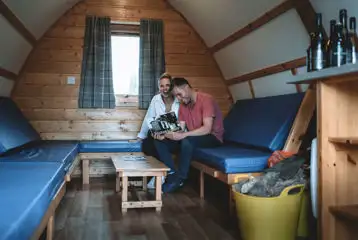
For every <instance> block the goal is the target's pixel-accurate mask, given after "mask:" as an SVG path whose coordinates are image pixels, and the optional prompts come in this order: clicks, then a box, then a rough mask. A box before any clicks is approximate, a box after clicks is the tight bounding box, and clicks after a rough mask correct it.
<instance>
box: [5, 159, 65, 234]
mask: <svg viewBox="0 0 358 240" xmlns="http://www.w3.org/2000/svg"><path fill="white" fill-rule="evenodd" d="M61 165H62V164H61V163H56V162H41V163H39V162H0V196H1V197H0V213H1V217H0V240H17V239H30V237H31V235H32V234H33V233H34V231H35V230H36V228H37V227H38V225H39V224H40V222H41V219H42V217H43V216H44V214H45V213H46V211H47V209H48V207H49V204H50V203H51V201H52V199H53V197H54V196H55V194H56V192H57V191H58V189H59V187H60V186H61V183H62V182H63V181H64V173H63V171H62V166H61Z"/></svg>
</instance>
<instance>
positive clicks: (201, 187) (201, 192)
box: [199, 171, 205, 199]
mask: <svg viewBox="0 0 358 240" xmlns="http://www.w3.org/2000/svg"><path fill="white" fill-rule="evenodd" d="M199 181H200V198H201V199H204V197H205V196H204V191H205V189H204V188H205V182H204V172H203V171H200V180H199Z"/></svg>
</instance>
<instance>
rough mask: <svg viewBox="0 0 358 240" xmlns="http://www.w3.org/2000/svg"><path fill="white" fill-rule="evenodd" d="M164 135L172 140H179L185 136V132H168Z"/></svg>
mask: <svg viewBox="0 0 358 240" xmlns="http://www.w3.org/2000/svg"><path fill="white" fill-rule="evenodd" d="M164 136H165V137H166V138H168V139H171V140H174V141H180V140H182V139H184V138H185V137H186V134H185V133H184V132H168V133H166V134H164Z"/></svg>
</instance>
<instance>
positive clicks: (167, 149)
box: [154, 134, 221, 179]
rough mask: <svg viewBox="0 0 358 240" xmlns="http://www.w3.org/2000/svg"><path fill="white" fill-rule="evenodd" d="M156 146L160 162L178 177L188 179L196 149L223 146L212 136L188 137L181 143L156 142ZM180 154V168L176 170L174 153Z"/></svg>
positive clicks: (170, 141)
mask: <svg viewBox="0 0 358 240" xmlns="http://www.w3.org/2000/svg"><path fill="white" fill-rule="evenodd" d="M154 145H155V147H156V149H157V153H158V155H159V160H160V161H162V162H163V163H165V164H166V165H167V166H168V167H169V168H170V169H171V171H174V172H176V173H177V176H178V177H180V178H182V179H186V178H187V175H188V171H189V168H190V161H191V159H192V156H193V154H194V151H195V149H196V148H213V147H218V146H220V145H221V142H220V141H219V140H218V139H217V138H216V137H215V136H214V135H212V134H208V135H203V136H196V137H187V138H184V139H183V140H181V141H173V140H169V139H164V140H154ZM178 152H179V168H178V170H176V167H175V165H174V161H173V158H172V153H178Z"/></svg>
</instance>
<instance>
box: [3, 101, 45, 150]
mask: <svg viewBox="0 0 358 240" xmlns="http://www.w3.org/2000/svg"><path fill="white" fill-rule="evenodd" d="M40 139H41V138H40V135H39V134H38V133H37V132H36V130H35V129H34V128H33V127H32V126H31V124H30V123H29V122H28V121H27V119H26V118H25V116H24V115H23V114H22V112H21V111H20V109H19V108H18V107H17V106H16V104H15V103H14V101H13V100H12V99H11V98H5V97H0V154H1V153H5V152H7V151H9V150H11V149H13V148H16V147H19V146H22V145H25V144H27V143H30V142H33V141H39V140H40Z"/></svg>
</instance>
